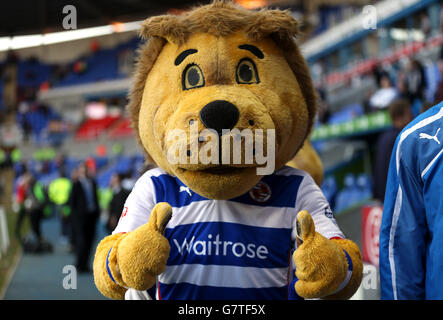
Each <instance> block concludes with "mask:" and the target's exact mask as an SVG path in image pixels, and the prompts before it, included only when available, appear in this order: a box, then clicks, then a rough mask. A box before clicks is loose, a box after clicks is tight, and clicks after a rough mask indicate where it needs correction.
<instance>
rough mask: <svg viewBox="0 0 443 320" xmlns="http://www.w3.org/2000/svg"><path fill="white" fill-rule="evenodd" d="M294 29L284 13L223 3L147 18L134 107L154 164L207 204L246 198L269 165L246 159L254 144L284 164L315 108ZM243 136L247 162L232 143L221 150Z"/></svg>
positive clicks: (132, 97) (132, 98) (137, 128)
mask: <svg viewBox="0 0 443 320" xmlns="http://www.w3.org/2000/svg"><path fill="white" fill-rule="evenodd" d="M297 32H298V28H297V21H296V20H294V18H292V17H291V15H290V13H289V12H287V11H280V10H266V9H265V10H261V11H248V10H246V9H243V8H241V7H239V6H236V5H234V4H232V3H230V2H226V1H215V2H213V3H212V4H210V5H205V6H201V7H198V8H196V9H193V10H191V11H189V12H187V13H186V14H183V15H180V16H175V15H164V16H156V17H152V18H149V19H147V20H146V21H144V23H143V26H142V29H141V35H142V37H143V38H144V39H146V42H145V44H144V45H143V46H142V47H141V48H140V51H139V60H138V63H137V67H136V75H135V81H134V83H133V86H132V89H131V91H130V95H129V99H130V103H129V106H128V108H129V111H130V113H131V117H132V120H133V125H134V128H135V131H136V133H137V136H138V139H139V141H140V143H141V144H142V146H143V149H144V151H145V153H146V154H147V157H148V160H150V161H152V162H154V163H155V164H156V165H157V166H159V167H160V168H162V169H163V170H165V171H166V172H168V173H169V174H171V175H174V176H176V177H178V178H179V179H180V180H181V181H182V182H183V183H185V184H186V185H187V186H188V187H189V188H190V189H192V190H193V191H194V192H196V193H198V194H200V195H202V196H205V197H207V198H210V199H229V198H233V197H236V196H239V195H241V194H243V193H245V192H247V191H248V190H250V189H251V188H252V187H254V186H255V185H256V184H257V183H258V181H259V180H260V179H261V177H262V176H263V174H261V173H260V171H259V170H258V169H260V168H263V167H264V166H265V165H266V164H263V161H258V160H257V159H255V158H254V157H253V161H247V160H246V158H247V145H248V146H252V155H253V156H254V155H255V153H259V152H258V151H259V150H258V149H260V150H261V151H263V150H264V153H266V156H267V157H268V159H270V158H269V157H271V156H272V157H273V158H272V159H271V160H272V162H273V168H272V169H273V170H278V169H279V168H281V167H282V166H283V165H285V163H286V162H288V161H289V160H290V159H291V158H292V157H294V155H295V154H296V153H297V151H298V150H299V149H300V148H301V146H302V145H303V142H304V140H305V139H306V138H307V136H308V134H309V133H310V130H311V128H312V125H313V120H314V116H315V112H316V103H315V93H314V89H313V85H312V80H311V78H310V75H309V71H308V68H307V65H306V63H305V60H304V59H303V57H302V55H301V53H300V50H299V48H298V47H297V45H296V43H295V37H296V35H297ZM244 132H250V133H252V141H254V143H252V144H251V143H250V142H251V140H248V139H249V137H247V135H246V134H245V135H243V134H242V133H244ZM260 132H263V135H262V137H261V139H258V138H257V136H256V135H254V134H255V133H260ZM171 133H174V134H173V135H171ZM269 137H271V138H272V139H271V140H270V139H269ZM194 138H195V139H194ZM236 139H238V140H239V141H240V145H242V146H243V147H242V148H241V149H240V150H241V151H240V155H241V160H240V161H235V159H234V158H235V157H236V154H237V155H238V152H237V153H236V151H235V150H234V147H233V146H234V145H235V143H233V142H232V144H226V145H225V144H223V143H224V142H223V141H226V140H231V141H235V140H236ZM222 140H223V141H222ZM248 141H249V142H248ZM257 141H261V142H263V145H262V146H261V147H260V146H259V145H258V144H257ZM248 143H249V144H248ZM271 144H272V148H269V146H270V145H271ZM245 150H246V151H245ZM181 151H183V152H181ZM202 155H205V156H206V157H201V156H202ZM226 155H227V156H226ZM208 157H209V159H212V160H214V159H215V160H216V161H208ZM174 159H175V160H174ZM177 159H179V161H176V160H177ZM180 160H181V161H180Z"/></svg>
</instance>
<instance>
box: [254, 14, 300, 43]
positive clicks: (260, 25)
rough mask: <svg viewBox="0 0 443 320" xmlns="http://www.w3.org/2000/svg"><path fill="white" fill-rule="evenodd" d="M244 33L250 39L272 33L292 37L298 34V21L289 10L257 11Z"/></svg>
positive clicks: (281, 36)
mask: <svg viewBox="0 0 443 320" xmlns="http://www.w3.org/2000/svg"><path fill="white" fill-rule="evenodd" d="M245 31H246V34H247V35H248V37H249V38H250V39H252V40H258V39H259V38H263V37H266V36H270V35H273V36H274V37H277V38H287V39H292V38H294V37H295V36H297V35H298V33H299V30H298V22H297V20H295V19H294V18H293V17H292V16H291V14H290V12H289V11H281V10H267V11H259V12H257V14H256V17H255V19H253V21H252V23H250V24H249V26H248V27H247V28H246V30H245Z"/></svg>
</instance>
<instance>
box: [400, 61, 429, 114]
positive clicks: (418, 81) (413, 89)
mask: <svg viewBox="0 0 443 320" xmlns="http://www.w3.org/2000/svg"><path fill="white" fill-rule="evenodd" d="M405 84H406V90H407V97H408V99H409V103H410V104H411V108H412V113H413V114H414V116H417V115H418V114H419V113H420V107H421V104H422V103H423V102H424V101H425V90H426V85H427V83H426V77H425V70H424V68H423V65H422V64H421V63H420V62H419V61H418V60H416V59H413V58H411V59H410V60H409V62H408V64H407V67H406V72H405Z"/></svg>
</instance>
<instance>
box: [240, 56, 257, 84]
mask: <svg viewBox="0 0 443 320" xmlns="http://www.w3.org/2000/svg"><path fill="white" fill-rule="evenodd" d="M235 78H236V80H237V83H247V84H251V83H259V82H260V79H259V78H258V72H257V67H256V66H255V63H254V61H252V60H250V59H247V58H245V59H242V60H240V62H239V63H238V66H237V71H236V74H235Z"/></svg>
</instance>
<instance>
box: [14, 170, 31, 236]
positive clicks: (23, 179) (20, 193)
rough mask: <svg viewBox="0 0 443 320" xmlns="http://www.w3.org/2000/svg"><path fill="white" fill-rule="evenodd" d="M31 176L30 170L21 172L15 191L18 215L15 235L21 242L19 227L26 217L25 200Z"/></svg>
mask: <svg viewBox="0 0 443 320" xmlns="http://www.w3.org/2000/svg"><path fill="white" fill-rule="evenodd" d="M31 178H32V175H31V172H29V171H25V172H23V174H22V175H21V176H20V177H19V178H18V181H17V189H16V192H15V201H16V202H17V205H18V217H17V221H16V224H15V236H16V238H17V239H18V240H19V241H20V242H22V236H21V227H22V224H23V221H24V219H25V217H26V207H25V200H26V198H27V196H28V190H29V188H30V183H31Z"/></svg>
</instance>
